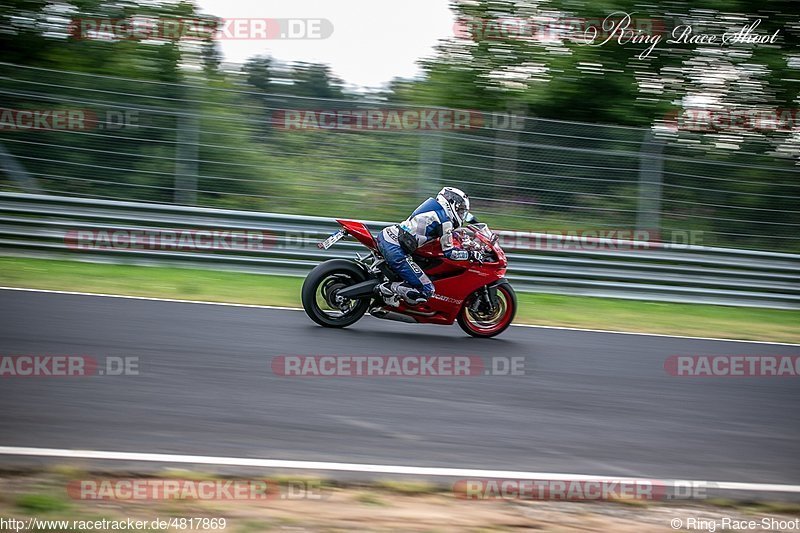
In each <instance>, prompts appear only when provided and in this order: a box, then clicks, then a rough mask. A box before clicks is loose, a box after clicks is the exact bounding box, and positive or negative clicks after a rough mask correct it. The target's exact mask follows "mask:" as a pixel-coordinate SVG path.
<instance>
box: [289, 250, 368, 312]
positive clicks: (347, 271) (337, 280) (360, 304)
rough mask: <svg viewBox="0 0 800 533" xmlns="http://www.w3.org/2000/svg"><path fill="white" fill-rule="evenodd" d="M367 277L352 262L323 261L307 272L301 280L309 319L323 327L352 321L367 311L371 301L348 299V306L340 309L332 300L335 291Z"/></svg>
mask: <svg viewBox="0 0 800 533" xmlns="http://www.w3.org/2000/svg"><path fill="white" fill-rule="evenodd" d="M366 279H367V275H366V274H365V273H364V271H363V270H362V269H361V268H359V267H358V266H357V265H356V264H354V263H353V262H351V261H347V260H345V259H331V260H330V261H325V262H324V263H321V264H319V265H317V266H316V267H315V268H314V270H312V271H311V272H309V274H308V276H306V279H305V281H304V282H303V289H302V291H301V298H302V301H303V309H305V311H306V314H307V315H308V317H309V318H310V319H311V320H313V321H314V322H316V323H317V324H319V325H320V326H324V327H326V328H345V327H347V326H349V325H351V324H354V323H355V322H357V321H358V320H359V319H360V318H361V317H362V316H364V313H366V312H367V309H368V308H369V302H370V300H369V299H368V298H367V299H364V300H347V301H346V302H345V303H346V304H347V308H346V309H345V310H343V309H341V308H339V307H338V306H337V305H336V303H335V299H336V292H337V291H338V290H341V289H343V288H345V287H349V286H350V285H355V284H356V283H360V282H362V281H366Z"/></svg>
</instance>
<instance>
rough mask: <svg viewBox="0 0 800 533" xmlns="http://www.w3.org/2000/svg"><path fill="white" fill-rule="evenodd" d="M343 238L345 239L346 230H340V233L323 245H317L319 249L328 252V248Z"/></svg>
mask: <svg viewBox="0 0 800 533" xmlns="http://www.w3.org/2000/svg"><path fill="white" fill-rule="evenodd" d="M342 237H344V230H343V229H340V230H339V231H337V232H336V233H334V234H333V235H331V236H330V237H328V238H327V239H325V240H324V241H322V242H321V243H319V244H317V247H318V248H322V249H323V250H327V249H328V248H330V247H331V246H333V245H334V244H336V243H337V242H339V241H340V240H341V239H342Z"/></svg>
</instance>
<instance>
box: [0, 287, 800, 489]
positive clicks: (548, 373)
mask: <svg viewBox="0 0 800 533" xmlns="http://www.w3.org/2000/svg"><path fill="white" fill-rule="evenodd" d="M624 326H625V325H624V324H620V327H624ZM798 353H800V348H798V347H797V346H787V345H769V344H756V343H742V342H722V341H713V340H699V339H684V338H670V337H656V336H633V335H619V334H612V333H599V332H584V331H570V330H557V329H538V328H523V327H513V328H510V329H509V330H508V331H507V332H506V333H504V334H503V335H501V336H500V337H498V338H497V339H492V340H479V339H472V338H469V337H467V336H465V335H464V334H463V333H462V332H461V330H460V329H458V328H457V326H453V327H441V326H415V325H407V324H400V323H396V322H388V321H380V320H376V319H373V318H371V317H367V318H365V319H364V320H362V321H361V322H360V323H358V324H356V325H355V326H353V327H351V328H349V329H346V330H328V329H323V328H320V327H318V326H316V325H314V324H313V323H312V322H311V321H310V320H308V319H307V317H306V316H305V314H303V313H302V312H298V311H290V310H277V309H257V308H246V307H228V306H213V305H200V304H191V303H172V302H159V301H145V300H135V299H121V298H103V297H95V296H83V295H64V294H48V293H37V292H19V291H10V290H0V355H20V354H48V355H52V354H72V355H88V356H93V357H96V358H98V359H102V358H105V357H107V356H134V357H138V358H139V361H140V367H141V369H140V375H138V376H113V377H112V376H95V377H82V378H53V377H50V378H5V379H0V402H1V404H2V406H3V407H2V410H0V427H2V431H1V432H0V445H1V446H33V447H48V448H80V449H91V450H113V451H138V452H154V453H178V454H200V455H215V456H235V457H254V458H278V459H297V460H318V461H341V462H352V463H379V464H389V465H395V464H396V465H416V466H452V467H464V468H489V469H513V470H529V471H541V472H571V473H582V474H597V475H607V476H637V477H639V476H642V477H650V478H671V479H674V478H679V479H707V480H728V481H746V482H762V483H787V484H790V483H797V482H798V481H799V480H800V461H799V460H798V458H797V450H798V442H800V423H799V422H798V417H797V411H798V407H800V387H799V386H798V385H800V380H798V378H681V377H672V376H670V375H668V374H667V373H666V372H665V370H664V368H663V366H664V361H665V359H666V358H667V357H669V356H670V355H675V354H787V355H788V354H795V355H796V354H798ZM323 354H326V355H327V354H333V355H368V354H369V355H375V354H380V355H423V354H424V355H443V354H452V355H479V356H489V355H505V356H523V357H525V363H526V368H527V371H528V374H527V375H524V376H513V377H510V376H478V377H461V378H455V377H447V378H430V377H429V378H416V379H415V378H402V379H399V378H387V377H381V378H365V377H360V378H288V377H281V376H276V375H275V374H273V372H272V370H271V367H270V362H271V359H272V357H273V356H278V355H323ZM9 460H10V457H9V456H0V463H2V462H4V461H9Z"/></svg>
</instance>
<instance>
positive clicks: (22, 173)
mask: <svg viewBox="0 0 800 533" xmlns="http://www.w3.org/2000/svg"><path fill="white" fill-rule="evenodd" d="M0 170H5V171H6V173H7V174H8V175H9V176H10V177H11V179H12V180H14V181H15V182H17V183H18V184H19V186H20V187H21V188H22V190H24V191H25V192H29V193H38V192H41V191H40V190H39V182H38V180H37V179H36V178H35V177H34V176H31V175H30V174H28V171H27V170H25V167H23V166H22V165H20V164H19V161H17V160H16V159H14V156H13V155H11V153H9V152H8V150H6V148H5V146H3V145H2V144H0Z"/></svg>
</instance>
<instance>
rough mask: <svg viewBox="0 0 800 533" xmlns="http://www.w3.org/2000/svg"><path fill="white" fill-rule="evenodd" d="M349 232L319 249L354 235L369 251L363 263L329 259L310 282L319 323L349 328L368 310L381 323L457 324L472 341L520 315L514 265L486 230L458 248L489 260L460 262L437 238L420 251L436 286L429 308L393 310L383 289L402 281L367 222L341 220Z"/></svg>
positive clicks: (468, 229) (481, 227)
mask: <svg viewBox="0 0 800 533" xmlns="http://www.w3.org/2000/svg"><path fill="white" fill-rule="evenodd" d="M337 222H338V223H339V224H340V225H341V226H342V229H340V230H339V231H337V232H335V233H334V234H333V235H331V236H330V237H328V238H327V239H325V241H323V242H321V243H319V245H318V246H319V247H320V248H324V249H326V250H327V249H328V248H330V247H331V246H333V245H334V244H335V243H336V242H338V241H339V240H341V239H342V238H343V237H345V236H346V235H350V236H352V237H354V238H355V239H356V240H358V241H359V242H360V243H361V244H363V245H364V246H366V247H367V248H368V249H369V252H370V253H369V255H367V256H366V257H361V256H360V255H358V254H357V255H358V258H357V259H330V260H328V261H325V262H324V263H321V264H319V265H317V266H316V268H314V270H312V271H311V272H310V273H309V274H308V276H307V277H306V279H305V282H304V283H303V291H302V300H303V308H304V309H305V311H306V314H308V316H309V317H310V318H311V320H313V321H314V322H316V323H317V324H319V325H321V326H325V327H331V328H343V327H346V326H349V325H351V324H353V323H355V322H356V321H358V320H359V319H360V318H361V317H362V316H364V314H365V313H366V312H367V311H369V312H370V314H371V315H372V316H374V317H376V318H383V319H388V320H397V321H400V322H409V323H420V324H442V325H450V324H452V323H453V322H455V321H458V325H459V326H461V329H463V330H464V331H466V332H467V333H468V334H470V335H472V336H473V337H494V336H495V335H498V334H500V333H502V332H503V331H505V329H506V328H507V327H508V326H510V325H511V321H512V320H513V319H514V315H515V314H516V312H517V297H516V294H515V293H514V289H512V288H511V285H510V284H509V282H508V280H507V279H506V278H504V277H503V276H504V275H505V272H506V268H507V266H508V261H507V260H506V255H505V253H504V252H503V250H502V248H500V246H499V244H498V242H497V241H498V236H497V235H496V234H494V233H492V232H491V231H490V230H489V228H488V227H487V226H486V224H477V223H475V224H469V225H467V226H465V227H464V228H459V229H457V230H455V231H454V238H453V240H454V244H456V246H458V247H460V248H462V249H465V250H476V251H480V252H482V254H483V258H484V260H483V261H481V262H474V261H453V260H450V259H448V258H446V257H445V256H444V253H443V252H442V250H441V246H440V244H439V242H438V239H435V240H432V241H430V242H428V243H426V244H425V245H424V246H421V247H420V248H418V249H417V250H416V252H415V253H414V255H413V258H414V261H416V263H417V264H418V265H419V266H420V267H421V268H422V269H423V270H424V271H425V273H426V274H427V275H428V277H429V278H430V279H431V281H432V282H433V285H434V287H435V288H436V293H435V294H434V295H433V296H432V297H431V298H430V299H428V301H427V302H425V303H423V304H419V305H415V306H412V305H408V304H406V303H405V302H403V301H402V299H401V302H400V306H399V307H391V306H388V305H386V303H385V302H384V301H383V299H382V298H381V297H380V296H379V295H378V293H377V291H376V287H377V286H378V285H379V284H381V283H383V282H385V281H400V277H399V276H398V275H397V274H395V272H394V271H392V270H391V269H390V268H389V267H388V265H387V264H386V261H384V259H383V257H382V256H381V253H380V251H379V250H378V245H377V242H376V241H375V238H374V237H373V236H372V234H371V233H370V231H369V229H367V227H366V226H365V225H364V224H362V223H361V222H356V221H353V220H337Z"/></svg>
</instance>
